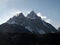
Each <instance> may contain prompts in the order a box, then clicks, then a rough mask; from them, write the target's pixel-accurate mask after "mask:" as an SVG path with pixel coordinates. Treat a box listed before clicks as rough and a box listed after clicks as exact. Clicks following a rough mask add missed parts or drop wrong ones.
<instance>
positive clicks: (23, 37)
mask: <svg viewBox="0 0 60 45" xmlns="http://www.w3.org/2000/svg"><path fill="white" fill-rule="evenodd" d="M59 42H60V33H54V34H45V35H40V36H37V35H35V34H31V33H5V32H4V33H2V32H0V45H60V43H59Z"/></svg>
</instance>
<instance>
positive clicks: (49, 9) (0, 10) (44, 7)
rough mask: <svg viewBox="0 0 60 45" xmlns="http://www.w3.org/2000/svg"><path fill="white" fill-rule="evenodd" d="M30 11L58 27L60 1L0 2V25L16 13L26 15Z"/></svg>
mask: <svg viewBox="0 0 60 45" xmlns="http://www.w3.org/2000/svg"><path fill="white" fill-rule="evenodd" d="M31 10H34V11H35V12H36V13H41V16H42V15H43V16H45V17H46V21H48V22H50V23H51V24H52V25H53V26H54V27H56V28H58V27H59V26H60V20H59V19H60V0H0V24H2V23H4V22H6V21H7V20H8V19H9V18H10V17H12V16H14V13H16V12H17V13H19V12H24V13H25V14H26V13H27V12H30V11H31ZM43 16H42V17H43Z"/></svg>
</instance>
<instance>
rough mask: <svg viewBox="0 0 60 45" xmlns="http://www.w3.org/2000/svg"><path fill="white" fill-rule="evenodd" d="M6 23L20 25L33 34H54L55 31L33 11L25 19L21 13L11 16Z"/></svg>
mask: <svg viewBox="0 0 60 45" xmlns="http://www.w3.org/2000/svg"><path fill="white" fill-rule="evenodd" d="M6 23H8V24H16V25H22V26H23V27H25V28H26V29H28V30H29V31H30V32H32V33H35V34H46V33H54V32H56V31H57V30H56V29H55V27H53V26H52V25H51V24H49V23H47V22H45V21H44V20H42V19H41V17H39V16H37V14H36V13H35V12H34V11H31V12H30V13H29V14H28V15H27V16H26V17H25V16H24V14H23V13H19V14H18V16H13V17H12V18H10V19H9V20H8V21H7V22H6Z"/></svg>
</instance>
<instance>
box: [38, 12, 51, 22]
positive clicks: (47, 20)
mask: <svg viewBox="0 0 60 45" xmlns="http://www.w3.org/2000/svg"><path fill="white" fill-rule="evenodd" d="M37 15H38V16H39V17H41V18H42V19H43V20H44V21H46V22H47V23H51V19H48V18H47V16H43V15H42V14H41V13H37Z"/></svg>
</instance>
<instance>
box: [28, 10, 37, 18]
mask: <svg viewBox="0 0 60 45" xmlns="http://www.w3.org/2000/svg"><path fill="white" fill-rule="evenodd" d="M27 17H28V18H31V19H36V18H37V17H38V16H37V14H36V13H35V12H34V11H31V12H30V13H29V14H28V15H27Z"/></svg>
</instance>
